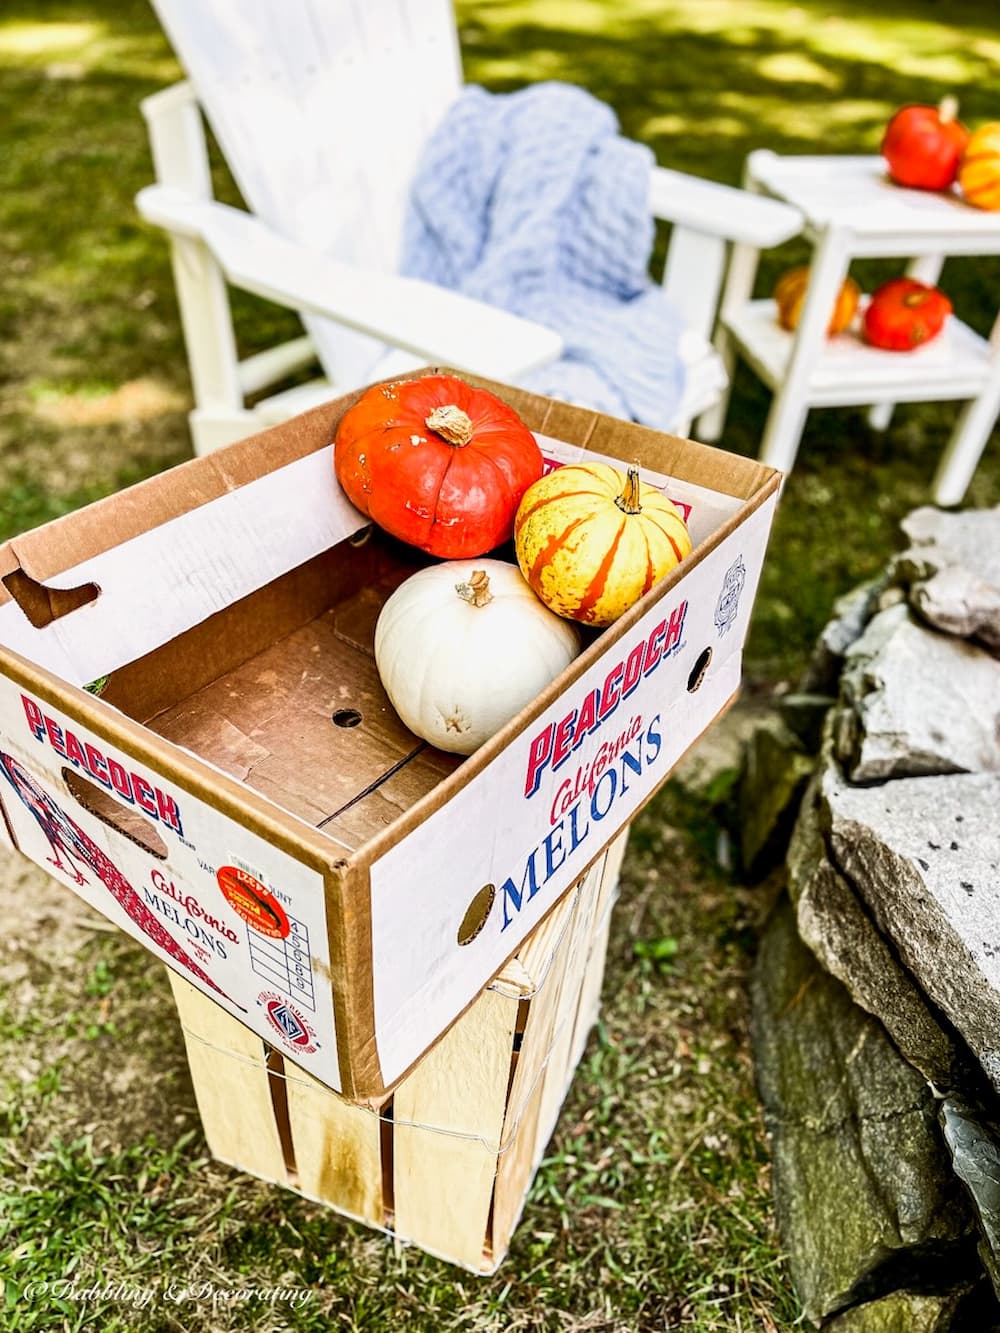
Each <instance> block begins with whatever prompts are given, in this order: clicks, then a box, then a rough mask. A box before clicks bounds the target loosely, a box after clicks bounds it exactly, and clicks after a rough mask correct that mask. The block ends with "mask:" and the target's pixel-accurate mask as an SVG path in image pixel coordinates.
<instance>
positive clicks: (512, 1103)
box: [170, 830, 628, 1273]
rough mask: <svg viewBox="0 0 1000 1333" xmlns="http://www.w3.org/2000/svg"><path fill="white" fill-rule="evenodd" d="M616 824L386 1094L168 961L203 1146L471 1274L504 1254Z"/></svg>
mask: <svg viewBox="0 0 1000 1333" xmlns="http://www.w3.org/2000/svg"><path fill="white" fill-rule="evenodd" d="M627 836H628V833H627V830H626V832H625V833H622V834H620V835H619V836H618V838H617V839H616V840H615V842H613V843H612V844H611V846H610V848H609V849H608V850H607V852H605V853H604V855H603V856H602V857H600V858H599V860H598V861H597V863H596V864H595V865H594V866H593V867H592V868H591V870H590V871H589V872H588V874H587V875H586V876H585V877H584V879H583V880H582V881H581V882H580V883H579V884H578V885H577V886H576V887H575V888H574V889H573V890H571V891H570V893H569V894H567V895H566V897H564V898H563V899H562V901H561V902H560V903H559V905H558V906H557V907H556V909H555V911H553V912H552V913H551V914H550V915H549V916H548V917H547V918H546V920H545V921H544V922H543V924H542V925H541V926H539V927H538V928H537V929H536V930H535V931H533V932H532V934H531V935H530V936H529V937H528V939H527V940H526V941H525V942H524V944H522V946H521V948H520V950H519V951H518V953H517V955H516V956H515V958H513V959H512V960H511V961H510V962H509V963H508V965H507V967H506V968H505V969H504V970H503V972H501V974H500V976H499V977H497V978H496V980H495V981H494V982H493V983H492V984H491V985H490V986H489V987H488V988H487V989H486V990H485V991H483V992H482V994H481V995H480V996H479V997H478V998H477V999H476V1001H475V1003H474V1004H473V1005H472V1007H471V1008H470V1009H469V1010H468V1012H467V1013H466V1014H464V1015H463V1017H462V1018H461V1019H459V1021H458V1022H457V1023H456V1024H455V1025H454V1026H453V1027H452V1028H451V1030H450V1031H449V1032H448V1034H447V1035H446V1036H445V1037H444V1039H443V1040H442V1041H440V1042H439V1043H438V1044H437V1045H436V1046H435V1047H434V1048H433V1049H432V1050H431V1051H429V1052H428V1053H427V1055H425V1056H424V1057H423V1058H422V1059H421V1060H419V1061H418V1062H417V1064H416V1065H415V1066H414V1068H413V1070H412V1071H411V1072H410V1074H409V1075H408V1076H407V1077H406V1078H404V1079H403V1081H402V1082H401V1083H400V1084H399V1086H398V1087H397V1088H396V1090H395V1093H394V1094H393V1095H392V1096H391V1097H389V1098H385V1099H381V1100H379V1101H377V1102H375V1103H373V1104H371V1105H367V1106H359V1105H355V1104H352V1103H350V1102H348V1101H346V1100H345V1099H344V1098H342V1097H339V1096H338V1095H337V1094H336V1093H333V1092H331V1091H330V1090H329V1089H327V1088H324V1087H323V1085H322V1084H320V1083H318V1082H317V1081H316V1080H315V1079H311V1078H309V1076H308V1075H306V1074H304V1073H302V1072H301V1071H300V1070H297V1069H295V1068H294V1066H292V1065H290V1064H286V1063H285V1061H284V1060H283V1058H282V1056H281V1054H280V1052H278V1051H276V1050H275V1049H274V1048H273V1047H271V1046H269V1045H268V1044H267V1043H264V1042H261V1041H260V1040H259V1039H258V1038H255V1037H254V1036H253V1034H251V1033H249V1032H248V1031H247V1030H246V1028H244V1027H243V1026H242V1024H240V1023H238V1022H236V1020H235V1019H232V1018H230V1016H229V1015H228V1014H226V1013H225V1011H224V1010H222V1009H221V1008H220V1007H219V1006H218V1005H216V1004H214V1003H213V1002H212V1001H211V1000H209V999H207V998H206V997H205V996H203V995H202V994H201V993H200V991H198V990H196V989H195V988H194V987H193V986H191V985H189V983H188V982H186V981H184V980H182V979H181V978H180V977H178V976H176V975H175V974H174V973H171V974H170V980H171V985H172V987H173V992H174V998H175V1001H176V1004H177V1010H178V1014H179V1017H180V1020H181V1024H182V1027H183V1031H184V1039H185V1044H186V1047H187V1054H188V1064H189V1067H190V1070H191V1078H192V1082H193V1084H194V1091H195V1096H196V1098H197V1102H198V1108H199V1112H200V1115H201V1120H202V1125H203V1128H204V1131H205V1136H206V1138H207V1139H208V1144H209V1147H210V1149H211V1151H212V1153H213V1155H214V1156H215V1157H217V1158H218V1159H219V1160H220V1161H223V1162H227V1163H229V1164H230V1165H232V1166H236V1167H238V1168H240V1169H241V1170H244V1171H248V1172H250V1173H251V1174H253V1175H256V1176H258V1177H260V1178H261V1179H264V1180H268V1181H272V1182H275V1183H277V1184H281V1185H284V1186H285V1187H287V1188H289V1189H293V1190H295V1191H296V1192H298V1193H300V1194H302V1195H304V1196H305V1197H307V1198H309V1199H313V1200H316V1201H318V1202H321V1203H325V1204H327V1205H329V1207H331V1208H333V1209H335V1210H336V1211H337V1212H339V1213H342V1214H344V1215H345V1216H347V1217H350V1218H353V1219H355V1220H357V1221H360V1222H363V1223H366V1224H367V1225H369V1226H372V1227H377V1228H379V1229H381V1230H384V1231H387V1232H388V1233H389V1234H391V1235H392V1236H394V1237H395V1238H396V1239H398V1240H399V1241H405V1242H407V1243H410V1244H414V1245H417V1246H419V1247H420V1248H421V1249H424V1250H427V1251H429V1252H430V1253H432V1254H435V1255H437V1256H438V1257H440V1258H444V1259H448V1260H450V1261H451V1262H453V1263H457V1264H461V1265H462V1266H463V1267H465V1268H469V1269H471V1270H472V1271H473V1272H476V1273H491V1272H494V1271H495V1270H496V1268H497V1267H498V1265H499V1264H500V1262H501V1261H502V1259H503V1257H504V1254H505V1253H506V1251H507V1247H508V1244H509V1242H510V1239H511V1236H512V1234H513V1231H514V1228H515V1227H516V1225H517V1221H518V1218H519V1217H520V1214H521V1210H522V1207H523V1205H524V1201H525V1198H526V1196H527V1193H528V1190H529V1188H530V1186H531V1182H532V1179H533V1178H534V1174H535V1170H536V1169H537V1166H538V1163H539V1162H540V1160H541V1157H542V1154H543V1153H544V1150H545V1146H546V1144H547V1143H548V1140H549V1138H550V1137H551V1134H552V1131H553V1129H554V1127H555V1121H556V1118H557V1116H558V1113H559V1109H560V1107H561V1105H562V1102H563V1099H564V1097H565V1094H566V1092H567V1090H568V1088H569V1084H570V1082H571V1081H572V1077H573V1073H574V1071H575V1069H576V1066H577V1064H578V1063H579V1061H580V1057H581V1056H582V1054H583V1050H584V1047H585V1045H586V1040H587V1034H588V1033H589V1032H590V1029H591V1027H592V1026H593V1023H594V1021H595V1020H596V1017H597V1012H598V1007H599V997H600V989H601V981H602V978H603V973H604V962H605V955H606V951H607V939H608V926H609V919H610V910H611V906H612V904H613V901H614V897H615V891H616V885H617V880H618V873H619V869H620V865H621V860H622V857H623V855H624V852H625V843H626V839H627Z"/></svg>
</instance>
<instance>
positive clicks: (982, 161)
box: [958, 121, 1000, 212]
mask: <svg viewBox="0 0 1000 1333" xmlns="http://www.w3.org/2000/svg"><path fill="white" fill-rule="evenodd" d="M958 183H959V185H960V186H961V187H962V193H963V194H964V195H965V197H966V199H967V200H968V202H969V203H970V204H974V205H975V207H976V208H985V209H988V210H990V212H996V211H997V210H1000V121H992V122H991V123H990V124H989V125H980V127H979V129H978V130H975V131H974V132H973V134H972V136H971V137H970V139H969V142H968V143H967V144H966V145H965V152H964V153H963V154H962V161H961V162H960V164H959V168H958Z"/></svg>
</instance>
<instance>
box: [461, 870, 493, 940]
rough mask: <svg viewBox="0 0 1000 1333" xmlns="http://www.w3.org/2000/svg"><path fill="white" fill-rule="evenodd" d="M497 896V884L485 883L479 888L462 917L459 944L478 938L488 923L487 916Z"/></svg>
mask: <svg viewBox="0 0 1000 1333" xmlns="http://www.w3.org/2000/svg"><path fill="white" fill-rule="evenodd" d="M496 896H497V886H496V885H495V884H484V885H483V887H482V888H481V889H480V890H479V892H478V893H477V894H476V896H475V897H474V898H473V900H472V902H471V903H469V905H468V907H467V908H466V909H465V916H463V917H462V924H461V925H460V926H459V928H458V942H459V944H471V943H472V941H473V940H474V939H475V938H476V936H477V935H478V934H479V932H480V931H481V930H482V928H483V926H485V925H486V918H487V917H488V916H489V914H490V911H491V910H492V907H493V902H494V899H495V898H496Z"/></svg>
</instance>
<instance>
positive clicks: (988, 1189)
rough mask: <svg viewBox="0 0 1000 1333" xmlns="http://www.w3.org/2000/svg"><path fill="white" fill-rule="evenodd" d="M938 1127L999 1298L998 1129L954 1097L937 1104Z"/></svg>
mask: <svg viewBox="0 0 1000 1333" xmlns="http://www.w3.org/2000/svg"><path fill="white" fill-rule="evenodd" d="M941 1125H942V1128H943V1129H944V1138H945V1142H946V1143H947V1145H948V1151H949V1152H950V1153H951V1158H952V1166H953V1167H954V1170H955V1174H956V1175H957V1176H958V1178H959V1180H960V1181H961V1182H962V1184H963V1185H964V1186H965V1188H966V1189H967V1190H968V1192H969V1197H970V1199H971V1200H972V1207H973V1210H974V1211H975V1214H976V1220H977V1222H978V1223H979V1230H980V1232H981V1233H982V1241H981V1243H980V1247H979V1252H980V1254H981V1255H982V1258H983V1262H984V1263H985V1265H986V1271H987V1272H988V1273H989V1275H990V1280H991V1282H992V1283H993V1287H994V1290H995V1291H996V1292H997V1294H998V1295H1000V1126H998V1125H997V1124H996V1123H995V1122H994V1121H993V1120H991V1119H990V1118H989V1117H988V1116H987V1115H986V1114H985V1113H983V1112H982V1111H981V1110H979V1109H978V1108H976V1107H973V1106H971V1105H970V1104H969V1103H968V1102H965V1101H963V1100H961V1099H959V1098H956V1097H948V1098H946V1099H945V1100H944V1101H943V1102H942V1103H941Z"/></svg>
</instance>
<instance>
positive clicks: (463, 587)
mask: <svg viewBox="0 0 1000 1333" xmlns="http://www.w3.org/2000/svg"><path fill="white" fill-rule="evenodd" d="M455 591H456V592H457V593H458V595H459V597H461V599H462V601H463V602H468V603H469V605H470V606H488V605H489V603H490V602H492V601H493V594H492V593H491V592H490V576H489V574H487V572H486V570H485V569H474V570H473V571H472V574H471V575H470V577H469V581H468V583H456V584H455Z"/></svg>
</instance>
